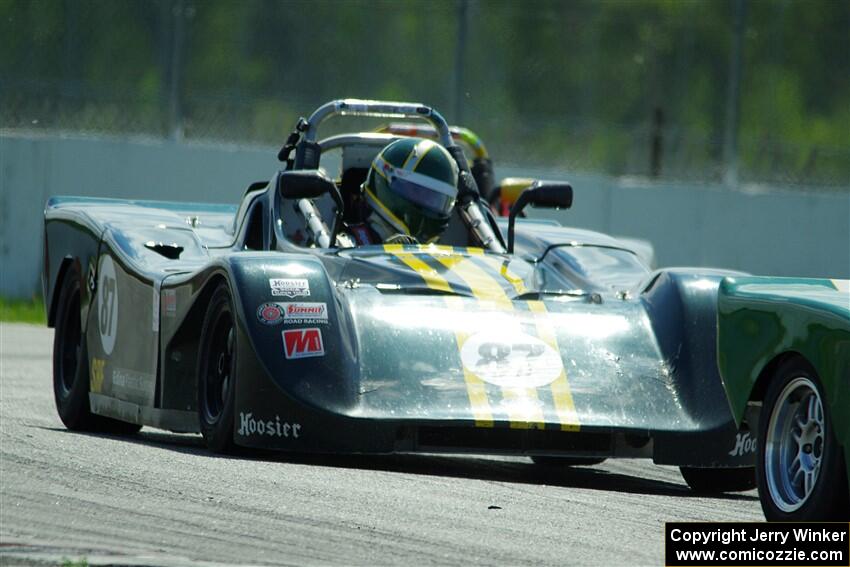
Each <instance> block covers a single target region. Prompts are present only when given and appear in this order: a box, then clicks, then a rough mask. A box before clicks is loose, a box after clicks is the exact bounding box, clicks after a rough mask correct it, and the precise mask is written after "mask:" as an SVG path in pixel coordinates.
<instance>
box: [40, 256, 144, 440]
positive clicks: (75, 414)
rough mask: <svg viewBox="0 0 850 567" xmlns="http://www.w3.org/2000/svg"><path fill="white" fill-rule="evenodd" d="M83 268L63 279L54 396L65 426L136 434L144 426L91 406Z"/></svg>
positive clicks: (55, 339) (55, 343)
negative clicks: (97, 411) (82, 302)
mask: <svg viewBox="0 0 850 567" xmlns="http://www.w3.org/2000/svg"><path fill="white" fill-rule="evenodd" d="M80 296H81V294H80V270H79V268H78V267H77V265H76V264H72V265H71V267H70V268H68V271H67V272H66V273H65V276H64V278H63V279H62V285H61V287H60V289H59V299H58V304H57V306H56V325H55V330H54V333H53V399H54V401H55V402H56V411H57V412H58V413H59V419H61V420H62V423H63V424H65V427H67V428H68V429H71V430H74V431H96V432H102V433H117V434H132V433H137V432H138V431H139V430H140V429H141V428H142V426H141V425H137V424H135V423H126V422H123V421H118V420H115V419H110V418H107V417H103V416H99V415H94V414H93V413H92V412H91V407H90V405H89V360H88V348H87V346H86V336H85V333H83V332H82V323H81V320H80Z"/></svg>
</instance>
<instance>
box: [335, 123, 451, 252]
mask: <svg viewBox="0 0 850 567" xmlns="http://www.w3.org/2000/svg"><path fill="white" fill-rule="evenodd" d="M457 177H458V168H457V164H456V163H455V161H454V159H452V156H451V155H450V154H449V152H448V151H446V149H445V148H444V147H443V146H441V145H440V144H438V143H436V142H434V141H431V140H426V139H423V138H404V139H401V140H396V141H394V142H392V143H390V144H388V145H387V146H386V147H385V148H384V149H383V150H381V152H380V153H379V154H378V155H377V157H375V159H374V161H372V166H371V167H370V168H369V173H368V175H367V176H366V181H365V182H364V183H363V185H361V186H360V188H361V191H362V197H363V199H362V201H363V202H364V203H365V206H364V214H363V216H362V217H361V218H363V219H364V222H363V223H361V224H353V225H349V226H348V232H349V234H350V235H351V237H352V238H353V239H354V240H355V242H356V243H357V244H358V245H362V244H380V243H401V244H416V243H423V244H424V243H430V242H435V241H436V240H437V239H438V238H439V237H440V235H441V234H442V233H443V231H444V230H445V229H446V227H447V226H448V224H449V219H450V217H451V213H452V209H453V208H454V205H455V199H457Z"/></svg>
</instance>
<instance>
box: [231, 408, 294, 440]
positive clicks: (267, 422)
mask: <svg viewBox="0 0 850 567" xmlns="http://www.w3.org/2000/svg"><path fill="white" fill-rule="evenodd" d="M300 431H301V424H300V423H290V422H288V421H281V419H280V416H279V415H276V416H274V419H257V418H255V417H254V414H253V413H251V412H248V413H244V412H239V430H238V431H237V433H238V434H239V435H241V436H242V437H250V436H252V435H261V436H263V435H264V436H267V437H293V438H295V439H298V433H299V432H300Z"/></svg>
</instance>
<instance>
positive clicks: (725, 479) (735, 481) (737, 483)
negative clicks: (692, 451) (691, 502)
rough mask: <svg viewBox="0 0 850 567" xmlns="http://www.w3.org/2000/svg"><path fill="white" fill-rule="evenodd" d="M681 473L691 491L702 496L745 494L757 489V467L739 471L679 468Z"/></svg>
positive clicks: (743, 468) (739, 469) (738, 469)
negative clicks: (729, 493) (725, 493)
mask: <svg viewBox="0 0 850 567" xmlns="http://www.w3.org/2000/svg"><path fill="white" fill-rule="evenodd" d="M679 471H680V472H681V473H682V477H683V478H684V479H685V482H686V483H688V486H689V487H690V488H691V490H693V491H694V492H698V493H700V494H719V493H721V492H744V491H747V490H752V489H753V488H755V487H756V471H755V467H742V468H737V469H703V468H694V467H679Z"/></svg>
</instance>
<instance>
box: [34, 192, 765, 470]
mask: <svg viewBox="0 0 850 567" xmlns="http://www.w3.org/2000/svg"><path fill="white" fill-rule="evenodd" d="M237 210H238V208H237V207H235V206H204V205H201V204H178V203H165V202H139V201H119V200H105V199H104V200H101V199H97V200H92V199H74V198H57V199H53V200H51V201H50V202H49V203H48V209H47V213H46V230H47V234H48V240H49V243H50V246H49V250H51V253H49V254H48V257H47V268H46V271H45V289H46V290H51V291H47V292H46V296H47V297H52V289H53V288H54V287H55V281H56V280H55V275H54V274H56V273H57V271H58V266H59V265H60V264H61V261H62V259H63V258H64V257H65V256H68V255H70V256H73V255H75V254H80V257H81V258H84V260H83V261H82V264H85V266H84V269H83V270H82V271H81V273H82V276H83V277H84V278H86V279H92V278H93V279H94V281H95V282H97V283H96V284H95V292H94V295H93V299H92V302H93V304H94V305H95V308H94V309H92V310H91V311H90V313H89V315H88V316H87V317H86V319H85V321H86V323H87V335H86V336H87V339H88V345H89V358H90V361H91V364H90V374H91V377H90V378H91V379H90V387H91V392H92V399H93V403H92V405H93V408H94V409H95V411H97V412H102V413H105V414H108V415H112V416H114V417H119V418H121V419H125V420H128V421H134V422H137V423H145V424H152V425H157V426H159V427H165V428H168V429H174V430H178V431H186V430H196V429H197V423H196V419H197V418H196V417H195V418H194V419H193V416H194V415H195V412H196V407H197V401H196V399H195V397H196V383H195V376H194V374H193V373H194V368H195V361H196V358H197V333H198V331H199V328H200V321H201V319H202V313H203V305H204V297H205V294H208V293H209V289H210V286H212V285H213V282H215V281H224V282H227V284H228V285H229V286H230V289H231V292H232V293H233V296H234V301H235V303H236V305H237V310H238V312H239V317H238V321H239V330H240V337H241V340H240V345H241V346H240V355H241V356H240V357H239V360H240V365H241V364H243V363H244V365H245V367H246V368H247V369H246V370H245V371H244V374H243V375H244V376H245V379H244V380H240V384H239V388H238V391H237V405H238V408H239V409H238V414H239V415H240V416H241V417H244V419H245V420H246V421H245V423H246V424H249V425H250V424H251V423H254V422H253V421H251V420H255V421H256V422H257V423H259V421H263V420H265V421H269V420H272V421H274V422H275V428H274V430H275V431H277V427H276V424H277V420H282V421H281V423H282V425H281V431H283V430H284V429H285V427H284V426H285V425H286V424H289V427H290V429H289V430H290V431H292V427H293V426H294V425H296V424H298V425H299V428H298V432H299V437H298V438H295V437H294V436H290V437H286V436H278V435H275V436H274V438H272V437H271V436H269V435H263V436H259V437H258V436H256V435H251V434H249V435H240V434H239V431H240V430H242V431H243V432H244V431H247V430H246V429H245V428H243V427H242V425H243V424H242V423H241V422H239V423H237V424H236V426H235V429H236V431H235V434H236V438H237V440H238V441H239V442H240V443H241V444H245V445H256V446H272V447H276V448H292V449H295V448H297V449H298V450H346V451H354V452H359V451H366V452H368V451H370V450H376V451H383V452H387V451H394V450H418V449H421V448H422V447H434V446H440V447H443V448H444V449H447V450H461V449H462V448H461V447H454V446H453V445H452V443H451V440H446V439H443V438H442V437H439V436H438V437H439V443H437V445H434V439H435V437H434V431H437V430H435V429H434V427H437V428H440V427H442V428H443V429H442V430H440V431H443V432H445V431H449V430H450V429H452V428H455V427H460V428H466V427H472V428H477V429H492V430H497V431H496V432H495V433H493V432H491V433H489V435H491V436H493V435H495V436H496V437H493V438H492V439H483V440H482V441H481V443H480V445H481V446H479V447H477V449H476V448H475V447H469V449H470V450H472V449H476V450H478V451H486V452H494V451H496V452H499V451H506V452H516V451H524V452H527V453H536V454H540V453H546V454H553V453H554V454H560V453H561V452H564V451H567V452H570V453H571V454H573V453H576V452H581V453H583V454H587V453H595V454H606V455H607V454H615V453H616V454H644V455H651V456H653V457H654V458H655V460H656V461H657V462H667V463H674V464H690V465H705V466H710V465H714V466H717V465H722V466H740V465H744V464H749V463H750V461H751V455H735V456H734V457H732V456H730V455H728V452H729V450H730V448H732V447H733V446H734V437H735V434H736V431H737V430H736V429H735V428H734V424H733V422H732V419H731V416H730V415H729V412H728V410H727V409H725V408H724V406H723V405H722V404H719V406H718V407H720V411H715V410H708V409H706V407H705V404H704V403H702V402H701V400H704V399H706V396H708V397H709V398H712V397H714V398H717V399H721V400H722V398H721V397H720V396H721V394H722V391H721V390H720V388H719V379H718V378H717V376H716V372H714V371H713V370H712V369H713V368H714V366H715V365H714V358H713V357H714V354H713V350H712V349H707V348H699V345H701V344H709V341H708V339H710V338H711V337H710V335H711V333H712V329H711V324H710V319H711V318H710V317H709V316H708V314H713V313H714V311H715V309H716V308H715V304H714V293H715V290H716V286H717V285H718V283H719V281H720V278H721V276H722V273H713V272H711V271H708V270H704V271H688V270H680V271H659V272H654V273H653V272H650V271H649V270H648V269H647V268H646V267H645V266H642V265H641V264H640V263H639V261H637V260H636V263H635V264H629V265H627V266H625V267H624V269H623V270H622V272H621V273H619V276H616V274H617V271H616V268H617V266H619V265H621V264H619V263H618V262H617V261H616V258H614V259H612V263H611V264H610V266H609V267H610V273H611V276H612V279H611V281H610V282H608V283H606V284H604V285H599V284H595V285H590V284H592V283H593V282H592V281H590V280H589V279H588V278H582V277H579V276H576V275H575V273H574V272H569V273H567V272H565V271H564V268H563V267H561V266H563V265H565V263H564V260H565V258H566V259H569V258H570V256H566V257H565V256H563V255H564V254H567V255H568V254H569V253H570V251H577V250H579V249H581V250H582V253H586V252H587V250H588V249H590V248H593V249H594V250H596V251H597V252H599V253H602V254H604V253H605V252H607V251H615V252H616V253H617V254H621V253H623V254H632V253H631V252H629V251H628V249H626V248H625V247H622V246H619V245H618V244H617V242H616V241H615V240H613V239H609V238H608V237H605V235H599V234H598V233H591V232H588V231H577V230H575V229H567V228H563V229H560V231H559V228H558V227H554V226H551V225H549V224H548V223H534V222H528V223H522V224H520V225H519V226H518V231H517V232H518V235H519V236H520V238H519V239H518V242H524V246H525V248H524V252H523V254H524V257H518V256H519V254H517V255H513V256H511V255H504V254H494V253H490V252H485V251H483V250H481V249H479V248H466V247H449V246H433V245H431V246H369V247H362V248H357V249H347V250H331V251H326V250H321V249H302V250H301V252H300V253H287V252H281V251H241V250H238V249H236V248H234V246H233V245H231V246H228V247H221V246H220V245H221V243H223V242H228V241H230V242H232V241H233V240H234V238H236V237H235V236H234V235H233V233H234V228H233V227H234V226H235V225H236V224H238V223H237V222H236V219H234V215H236V214H237V213H236V211H237ZM193 218H194V219H195V220H194V221H193V220H192V219H193ZM71 219H76V221H78V223H79V224H80V225H81V226H85V227H88V230H83V229H80V228H75V229H74V230H78V231H79V230H83V232H84V233H85V234H87V235H88V236H87V238H88V239H89V242H88V244H87V245H86V246H81V247H76V248H73V249H72V250H65V251H64V252H62V253H60V251H61V250H62V246H59V245H58V244H57V243H58V242H63V243H64V242H65V240H66V237H64V236H61V235H60V234H59V233H60V232H62V231H63V230H64V231H66V232H67V231H68V230H70V228H69V227H70V226H75V224H74V221H72V220H71ZM187 219H188V220H187ZM193 222H194V224H195V225H196V226H203V227H204V231H203V232H202V231H199V230H197V228H195V227H193V226H191V225H192V223H193ZM54 233H55V234H54ZM559 240H560V241H559ZM150 242H163V243H166V244H172V243H173V244H176V245H179V246H180V247H181V248H182V249H183V251H182V252H181V254H180V258H179V259H170V258H167V257H165V256H163V255H162V254H160V253H158V252H156V251H154V250H152V249H150V248H149V247H147V246H145V244H147V243H150ZM215 245H218V246H215ZM80 248H86V249H87V251H86V252H82V251H80V250H79V249H80ZM546 250H549V253H548V254H546V252H545V251H546ZM541 251H543V252H541ZM54 252H55V253H54ZM554 252H557V253H554ZM535 256H538V257H536V258H535ZM543 256H547V257H546V258H544V257H543ZM572 265H578V260H576V261H574V262H573V263H572ZM552 274H560V275H559V276H558V277H557V278H555V277H553V275H552ZM570 274H572V275H570ZM109 279H114V280H115V284H114V285H115V290H116V297H115V299H114V300H113V299H112V298H111V297H109V296H104V297H103V301H102V302H101V303H102V304H99V303H98V301H99V299H100V297H101V296H100V295H99V294H100V293H101V291H102V290H103V289H104V286H106V285H111V284H107V283H106V282H107V281H108V280H109ZM284 279H299V280H306V281H307V282H308V285H309V294H310V295H309V296H306V295H303V296H295V297H284V296H274V295H272V287H271V283H270V280H284ZM612 282H613V283H612ZM582 283H585V284H588V285H587V286H586V287H589V288H590V290H583V289H580V288H579V284H582ZM113 301H114V303H112V302H113ZM267 303H271V304H279V305H280V306H281V307H283V308H285V307H286V306H287V305H288V304H292V303H295V304H298V303H312V304H324V305H325V306H326V320H320V321H307V322H304V321H302V322H300V323H295V324H293V325H289V324H285V323H283V322H279V323H277V324H274V325H269V324H267V323H265V322H262V321H260V319H259V318H258V314H257V313H258V309H259V308H260V307H261V306H262V305H264V304H267ZM104 305H107V306H109V305H112V306H114V309H115V310H116V313H117V316H116V319H115V321H114V323H115V325H116V328H115V331H114V337H111V335H110V333H112V331H110V330H109V323H110V322H111V313H110V314H107V315H104V307H103V306H104ZM107 310H108V309H107ZM694 325H697V326H698V327H699V329H700V330H699V332H697V333H693V334H689V332H688V328H689V327H693V326H694ZM304 328H316V329H319V330H320V333H321V336H322V342H323V354H322V356H315V357H306V358H302V359H292V360H290V359H287V358H286V356H285V355H284V352H283V350H284V341H283V339H282V334H283V332H284V331H285V330H288V329H304ZM494 331H495V335H494ZM110 338H112V340H114V344H112V345H110V347H109V348H106V346H105V344H106V343H107V342H108V341H109V340H110ZM712 340H713V339H712ZM469 341H471V342H469ZM467 342H469V344H470V345H475V348H472V347H469V346H468V345H467ZM488 345H489V346H488ZM464 346H467V348H466V350H464ZM514 347H516V349H518V350H515V349H514ZM488 348H489V349H490V350H489V351H487V350H486V349H488ZM470 349H472V350H470ZM482 349H484V351H482ZM523 349H525V350H523ZM709 351H710V352H709ZM481 352H489V353H490V354H491V357H490V358H491V359H492V360H489V362H488V361H487V360H486V359H485V360H484V362H482V356H481V354H480V353H481ZM506 352H507V353H508V354H505V353H506ZM243 353H244V354H243ZM553 355H554V356H553ZM464 357H466V358H467V359H469V357H472V360H473V362H467V364H464ZM493 357H496V358H498V357H502V359H507V360H508V366H507V368H508V369H509V370H510V372H508V371H506V370H505V369H501V370H499V369H498V368H496V366H497V364H496V362H497V361H496V358H493ZM523 357H526V358H529V357H531V358H533V359H534V362H533V363H526V362H525V361H523V359H522V358H523ZM535 357H536V358H535ZM500 360H501V359H500ZM502 362H504V360H502ZM476 364H481V365H482V367H481V369H477V367H476V366H475V365H476ZM488 364H489V365H490V366H492V367H493V368H492V369H491V371H489V373H488V370H487V368H486V367H487V365H488ZM470 365H472V366H470ZM511 365H513V366H511ZM470 368H472V370H473V371H470ZM475 370H477V373H476V372H475ZM511 372H516V374H517V375H522V376H524V380H526V381H527V382H528V383H532V384H533V386H532V387H523V385H522V383H520V382H518V381H517V379H516V376H512V375H511ZM478 374H480V375H484V376H485V378H487V379H486V380H485V379H482V378H481V376H479V375H478ZM249 415H250V416H251V417H245V416H249ZM257 420H259V421H257ZM334 423H337V424H338V427H331V425H332V424H334ZM246 427H248V426H246ZM329 427H330V430H329V431H328V432H327V433H324V432H325V430H326V429H328V428H329ZM423 427H424V428H426V429H423ZM427 428H430V429H427ZM502 430H508V433H506V434H505V433H500V432H501V431H502ZM364 431H366V432H368V434H366V433H363V432H364ZM423 431H428V432H429V433H428V434H427V435H425V437H426V438H427V437H428V435H430V436H431V438H430V439H431V441H428V440H427V439H425V442H423V441H422V439H421V437H422V435H423ZM536 431H537V432H540V434H541V435H547V436H548V435H552V434H553V433H554V432H562V433H575V434H578V433H583V434H585V435H584V437H580V438H575V437H570V439H571V441H570V442H568V443H565V441H564V438H553V439H554V440H552V441H551V442H548V441H547V442H546V443H542V444H541V443H540V442H538V441H537V440H535V438H533V436H534V435H535V433H534V432H536ZM341 432H347V433H344V434H343V433H341ZM522 432H525V433H522ZM543 432H545V433H543ZM503 434H505V435H508V437H507V438H505V439H502V438H500V437H498V436H499V435H503ZM364 435H366V437H368V438H369V439H368V441H365V440H364V437H363V436H364ZM512 435H518V436H520V437H516V438H514V437H511V436H512ZM593 435H599V437H598V438H597V439H596V440H595V441H594V442H593V443H590V444H588V443H587V442H586V441H584V440H585V439H593V437H592V436H593ZM522 436H525V437H522ZM528 436H532V437H528ZM627 437H628V443H625V441H623V440H624V439H626V438H627ZM429 443H430V444H429ZM470 443H471V444H473V445H474V444H475V443H474V442H473V441H471V440H468V443H467V444H470ZM618 443H619V444H623V443H625V445H623V447H619V446H618ZM629 443H630V444H631V445H629Z"/></svg>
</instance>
